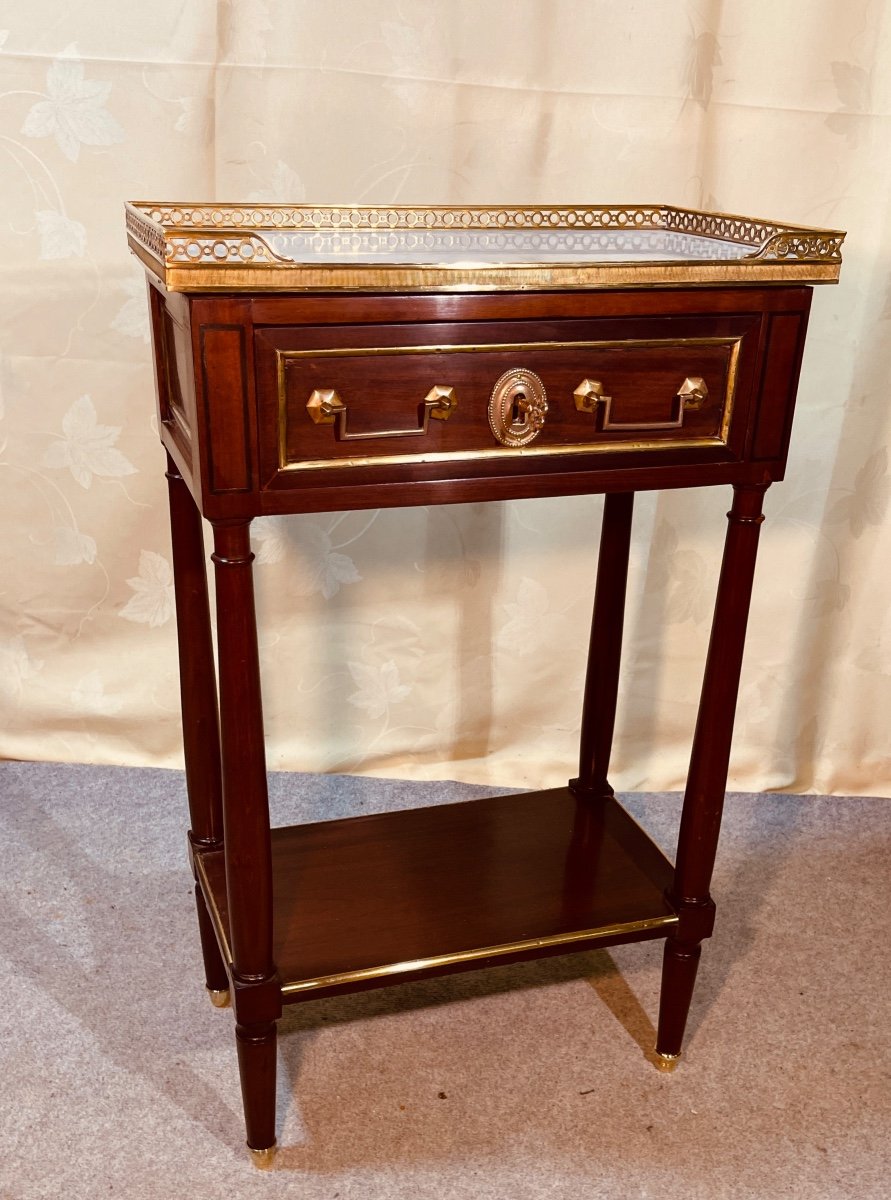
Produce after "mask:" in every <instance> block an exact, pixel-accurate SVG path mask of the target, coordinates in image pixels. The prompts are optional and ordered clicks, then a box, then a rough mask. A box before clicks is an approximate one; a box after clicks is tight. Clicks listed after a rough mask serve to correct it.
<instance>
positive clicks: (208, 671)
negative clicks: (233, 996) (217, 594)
mask: <svg viewBox="0 0 891 1200" xmlns="http://www.w3.org/2000/svg"><path fill="white" fill-rule="evenodd" d="M167 486H168V494H169V501H170V534H171V542H172V547H173V570H174V593H175V598H176V635H177V640H178V642H179V678H180V701H181V706H182V723H183V749H184V753H185V763H186V789H187V791H188V796H189V823H190V826H191V828H190V829H189V843H190V845H191V848H192V850H195V849H205V850H207V849H219V848H220V847H221V846H222V844H223V799H222V781H221V772H220V732H219V720H218V716H217V685H216V673H215V671H214V662H213V641H212V639H211V631H210V607H209V604H208V599H207V572H206V569H205V560H204V536H203V529H202V521H201V514H200V513H199V511H198V508H197V506H196V504H195V501H194V500H193V499H192V496H191V493H190V492H189V489H188V487H187V486H186V483H185V481H184V479H183V477H182V475H181V474H180V471H179V468H178V467H177V465H176V463H175V462H174V461H173V459H172V458H171V457H170V456H169V455H168V456H167ZM195 900H196V904H197V908H198V929H199V932H200V934H201V949H202V953H203V955H204V971H205V977H206V980H207V987H208V990H209V991H210V993H211V996H212V997H217V998H219V997H221V996H222V995H223V994H224V993H226V992H227V989H228V987H229V979H228V976H227V974H226V967H225V964H224V963H223V959H222V956H221V955H220V950H219V946H218V945H217V939H216V935H215V934H214V931H213V926H212V925H211V923H210V918H209V916H208V913H207V907H206V905H205V903H204V897H203V895H202V894H201V891H200V888H199V887H198V885H197V884H196V888H195Z"/></svg>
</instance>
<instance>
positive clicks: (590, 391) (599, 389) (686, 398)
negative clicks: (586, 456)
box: [572, 375, 708, 432]
mask: <svg viewBox="0 0 891 1200" xmlns="http://www.w3.org/2000/svg"><path fill="white" fill-rule="evenodd" d="M572 394H573V396H574V397H575V406H576V408H577V409H578V411H579V412H587V413H593V412H596V411H597V406H598V404H602V405H603V425H602V426H601V428H602V429H603V430H604V432H608V431H609V430H612V429H620V430H626V431H627V430H630V429H631V430H633V429H640V430H648V429H680V428H681V426H682V425H683V424H684V413H685V412H686V411H687V409H688V408H692V409H697V408H702V406H703V404H705V402H706V400H707V399H708V387H707V386H706V382H705V380H704V379H703V378H702V377H701V376H700V375H688V376H687V378H686V379H685V380H684V382H683V383H682V384H681V386H680V387H679V388H678V390H677V392H676V393H675V397H674V398H675V400H677V413H676V415H675V416H673V417H672V418H671V420H670V421H613V420H612V417H611V413H612V403H613V398H612V396H607V395H606V393H605V392H604V390H603V384H602V383H601V382H600V380H599V379H583V380H582V382H581V383H580V384H579V385H578V387H577V388H576V389H575V391H574V392H573V393H572Z"/></svg>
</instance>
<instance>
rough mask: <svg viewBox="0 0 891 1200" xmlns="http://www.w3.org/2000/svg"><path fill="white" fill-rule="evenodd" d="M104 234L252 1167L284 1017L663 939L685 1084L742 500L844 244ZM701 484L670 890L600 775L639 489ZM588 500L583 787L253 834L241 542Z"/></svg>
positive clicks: (250, 629)
mask: <svg viewBox="0 0 891 1200" xmlns="http://www.w3.org/2000/svg"><path fill="white" fill-rule="evenodd" d="M126 217H127V228H128V240H129V243H130V246H131V249H132V250H133V251H134V253H135V254H136V255H138V257H139V258H140V259H141V261H142V262H143V264H144V266H145V268H146V271H147V275H148V284H149V287H148V294H149V303H150V306H151V319H152V336H153V346H154V359H155V367H156V384H157V399H158V409H159V416H160V431H161V440H162V443H163V445H164V448H165V450H166V452H167V461H168V471H167V478H168V480H169V485H170V513H171V526H172V537H173V563H174V573H175V585H176V612H177V631H178V639H179V655H180V672H181V684H182V687H181V692H182V716H183V737H184V744H185V756H186V777H187V784H188V796H189V811H190V818H191V829H190V832H189V848H190V859H191V863H192V867H193V870H194V874H195V880H196V883H195V896H196V901H197V906H198V925H199V931H200V936H201V945H202V949H203V953H204V962H205V968H206V981H207V987H208V989H209V990H210V994H211V998H212V999H213V1000H214V1001H215V1002H216V1003H219V1004H222V1003H225V1002H227V1001H228V998H229V997H230V996H231V1001H232V1004H233V1006H234V1009H235V1020H236V1025H235V1034H236V1043H237V1048H238V1059H239V1067H240V1074H241V1084H242V1094H243V1099H244V1110H245V1120H246V1126H247V1144H248V1147H249V1148H250V1150H251V1152H252V1154H253V1156H254V1159H255V1161H256V1162H258V1164H263V1163H265V1162H267V1161H268V1160H269V1157H270V1155H271V1154H272V1150H273V1147H274V1145H275V1061H276V1019H277V1018H278V1017H279V1016H280V1015H281V1012H282V1006H283V1004H287V1003H294V1002H298V1001H301V1000H305V999H312V998H318V997H323V996H332V995H336V994H338V993H342V992H349V991H355V990H357V989H361V988H368V987H376V986H380V985H383V984H394V983H399V982H401V981H404V980H407V979H416V978H420V977H423V976H428V975H436V974H442V973H445V972H449V971H456V970H465V969H468V968H472V967H486V966H489V965H492V964H494V963H507V962H515V961H519V960H522V959H527V958H533V957H537V956H541V955H548V954H563V953H566V952H567V951H572V950H578V951H581V950H589V949H592V948H594V947H602V946H609V945H614V944H618V943H623V942H632V941H642V940H657V939H659V940H662V941H663V942H664V958H663V976H662V992H661V1001H660V1011H659V1022H658V1035H657V1042H656V1057H657V1062H658V1063H659V1064H661V1065H662V1066H663V1067H665V1068H670V1067H672V1066H674V1064H675V1063H676V1061H677V1059H678V1056H679V1055H680V1052H681V1042H682V1038H683V1033H684V1026H685V1023H686V1019H687V1012H688V1009H689V1005H690V999H691V995H692V991H693V985H694V979H695V975H696V969H697V964H698V960H699V955H700V946H701V943H702V941H703V939H704V938H706V937H708V936H710V934H711V932H712V927H713V923H714V913H715V906H714V903H713V901H712V898H711V896H710V894H709V887H710V880H711V874H712V867H713V864H714V859H715V852H716V848H717V842H718V833H719V827H720V823H721V809H722V804H723V799H724V790H725V787H726V780H727V768H728V760H729V754H730V743H731V733H732V726H733V718H734V712H735V707H736V699H737V692H738V685H739V674H740V666H741V662H742V654H743V642H744V637H745V627H746V621H747V616H748V609H749V599H750V595H751V588H752V577H753V572H754V567H755V553H756V547H757V543H758V535H759V531H760V526H761V522H762V520H763V517H762V511H761V505H762V498H763V496H764V492H765V491H766V489H767V487H768V486H769V485H770V484H771V483H773V482H774V481H775V480H779V479H781V478H782V476H783V472H784V468H785V463H786V456H787V450H788V445H789V436H790V428H791V422H792V412H793V407H794V403H795V393H796V387H797V381H798V374H799V366H800V362H801V355H802V351H803V347H804V338H805V328H806V324H807V317H808V310H809V306H810V300H811V290H812V289H811V285H812V284H816V283H829V282H834V281H835V280H837V278H838V275H839V269H840V263H841V252H840V248H841V244H842V241H843V238H844V235H843V234H842V233H840V232H838V231H835V230H818V229H808V228H802V227H797V226H790V225H783V224H778V223H775V222H769V221H760V220H752V219H748V218H744V217H735V216H727V215H724V214H714V213H703V212H696V211H692V210H687V209H681V208H676V207H672V206H670V205H662V206H645V207H624V206H623V207H574V206H564V207H553V208H529V207H520V208H493V207H486V208H479V207H477V208H414V207H401V208H393V209H386V208H363V207H343V208H325V207H317V208H313V207H307V206H279V205H258V206H251V205H231V204H218V205H212V204H167V203H150V202H139V203H134V204H129V205H127V212H126ZM705 485H709V486H716V485H725V486H729V487H730V488H732V493H733V499H732V504H731V508H730V512H729V513H728V517H729V526H728V530H727V538H726V543H725V548H724V558H723V565H722V567H721V574H720V580H719V584H718V592H717V599H716V605H715V614H714V623H713V627H712V634H711V640H710V644H709V650H708V658H707V663H706V668H705V677H704V681H703V685H702V695H701V703H700V708H699V717H698V721H697V724H696V731H695V736H694V740H693V746H692V755H691V761H690V771H689V777H688V782H687V789H686V793H685V798H684V806H683V814H682V818H681V823H680V830H679V835H678V842H677V852H676V859H675V863H674V865H673V866H672V864H671V863H670V861H669V860H668V859H667V858H666V857H665V855H664V854H663V853H662V851H661V850H660V849H659V848H658V847H657V846H655V845H654V844H653V842H652V841H651V840H650V839H649V837H648V836H647V835H646V834H645V833H644V832H643V831H642V830H641V829H640V828H639V827H638V826H637V825H636V824H635V822H634V821H633V820H631V818H630V817H629V816H628V815H627V814H626V812H625V811H624V809H623V808H622V807H621V805H620V804H619V803H618V801H617V800H616V799H615V796H614V794H613V789H612V788H611V787H610V785H609V782H608V779H607V775H608V765H609V757H610V747H611V743H612V736H613V727H614V722H615V711H616V692H617V686H618V679H619V657H620V646H621V639H622V625H623V615H624V600H625V586H626V576H627V568H628V555H629V541H630V534H631V517H632V505H633V500H634V493H635V492H636V491H638V490H641V489H652V488H688V487H702V486H705ZM592 492H602V493H605V507H604V515H603V526H602V531H601V541H600V557H599V565H598V572H597V583H596V589H595V597H594V615H593V624H592V631H591V643H590V649H589V655H588V670H587V677H586V684H585V693H584V705H583V714H582V731H581V749H580V757H579V767H578V775H577V776H576V777H574V778H572V779H570V780H569V782H568V783H567V786H566V787H563V788H556V789H550V790H547V791H534V792H530V793H527V794H524V795H519V796H517V795H511V796H502V797H497V798H494V799H493V798H485V799H480V800H476V801H470V802H465V803H460V804H447V805H444V806H436V807H432V808H422V809H418V810H413V811H409V812H396V813H384V814H379V815H374V816H365V817H356V818H352V819H348V820H336V821H327V822H321V823H317V824H309V825H299V826H294V827H289V828H276V829H270V823H269V809H268V802H267V790H266V762H265V757H264V745H263V717H262V711H261V702H260V670H259V664H258V657H257V630H256V620H255V614H254V596H253V585H252V578H251V560H252V557H253V556H252V554H251V550H250V542H249V531H250V524H251V519H252V518H253V517H256V516H260V515H265V514H273V513H308V512H324V511H332V510H345V509H364V508H379V507H384V506H397V505H419V504H424V505H429V504H451V503H457V502H466V501H474V502H478V501H489V500H506V499H512V498H519V497H531V496H567V495H578V494H582V493H592ZM202 517H204V518H206V519H207V520H208V521H210V523H211V525H212V526H213V538H214V552H213V554H212V556H211V557H212V559H213V563H214V570H215V572H216V613H217V636H218V664H217V666H218V671H217V672H215V670H214V661H213V649H212V640H211V626H210V614H209V606H208V592H207V580H206V574H205V563H204V544H203V537H202ZM217 675H218V680H219V701H218V698H217ZM419 896H422V897H423V899H422V900H421V901H420V902H419V900H418V897H419Z"/></svg>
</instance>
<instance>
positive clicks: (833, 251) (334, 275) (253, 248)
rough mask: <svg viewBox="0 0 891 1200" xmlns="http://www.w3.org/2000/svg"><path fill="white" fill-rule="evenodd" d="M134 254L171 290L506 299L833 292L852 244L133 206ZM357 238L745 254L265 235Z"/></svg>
mask: <svg viewBox="0 0 891 1200" xmlns="http://www.w3.org/2000/svg"><path fill="white" fill-rule="evenodd" d="M125 215H126V224H127V239H128V242H129V244H130V247H131V249H132V250H133V251H134V253H136V254H137V255H138V256H139V257H140V259H141V260H142V261H143V263H145V265H146V266H147V267H148V268H149V270H151V271H152V272H153V274H154V275H155V276H156V277H157V278H158V279H159V281H160V282H161V283H163V285H164V286H165V287H166V288H167V289H168V290H169V291H187V292H188V291H201V292H213V291H237V290H240V289H250V290H252V291H266V290H268V291H306V290H314V291H315V290H328V289H333V288H336V289H338V290H339V291H360V290H367V289H373V290H377V291H394V290H402V289H406V290H408V289H410V290H413V291H432V290H436V291H450V290H458V289H460V290H462V291H467V290H472V291H498V290H503V289H516V288H536V289H550V288H572V287H629V286H633V287H673V286H688V287H689V286H707V285H709V284H721V283H746V282H753V283H754V282H765V283H788V282H793V281H799V282H802V283H823V282H826V283H831V282H835V281H836V280H837V279H838V275H839V267H840V264H841V246H842V243H843V241H844V238H845V234H844V233H843V232H842V231H841V230H836V229H818V228H814V227H811V226H805V225H791V224H787V223H780V222H775V221H765V220H759V219H755V218H751V217H742V216H737V215H734V214H731V213H709V212H703V211H701V210H698V209H685V208H679V207H677V206H675V205H558V206H537V205H519V206H515V207H493V206H479V205H470V206H463V207H456V206H449V205H432V206H426V207H418V206H413V205H396V206H392V207H380V206H370V205H336V206H327V205H317V206H310V205H282V204H256V205H249V204H230V203H220V204H214V203H212V202H198V203H193V202H188V203H181V204H174V203H166V202H155V201H133V202H130V203H127V204H126V205H125ZM359 230H367V231H379V232H389V231H396V230H408V231H415V232H418V233H420V234H424V233H431V232H433V233H435V232H453V233H456V234H461V233H464V232H469V231H487V232H491V233H495V234H498V233H501V232H508V231H518V230H521V231H524V232H531V233H536V232H541V233H542V235H552V234H560V233H568V234H572V233H575V234H579V233H582V234H583V233H586V232H588V233H590V232H598V231H601V232H604V231H605V232H607V233H618V234H628V235H633V234H635V233H638V232H646V231H663V232H665V233H666V234H680V235H690V236H695V237H699V238H704V239H710V240H712V241H715V242H718V241H720V242H724V243H730V244H735V245H739V246H743V247H745V249H746V250H747V251H748V253H746V254H744V255H740V256H739V257H736V258H729V259H728V258H721V256H720V255H719V254H718V253H717V252H716V254H715V257H714V258H704V259H695V260H684V261H678V260H676V259H673V258H669V259H666V260H655V259H650V260H634V259H633V258H630V259H621V258H618V259H616V260H615V261H612V262H604V261H600V262H597V261H593V260H591V259H587V260H586V259H584V258H581V259H580V260H577V261H575V262H573V261H572V260H571V259H570V260H569V261H568V262H565V263H562V264H561V263H554V262H553V261H547V262H537V261H535V260H534V259H533V260H532V261H529V262H522V263H511V264H503V265H499V263H498V261H497V252H495V253H493V258H494V260H495V261H493V262H480V263H478V264H472V263H467V262H460V263H438V262H430V263H421V264H417V265H413V264H410V263H401V262H395V261H394V262H361V261H360V262H349V261H344V262H337V261H332V262H324V261H322V262H296V261H294V260H292V259H289V258H286V257H284V256H283V255H280V254H278V253H277V252H276V251H275V249H274V248H273V246H272V245H270V244H269V242H268V240H267V238H266V236H264V235H268V234H281V233H313V232H319V231H330V232H333V233H335V234H336V233H337V232H343V233H346V234H349V233H350V232H355V231H359Z"/></svg>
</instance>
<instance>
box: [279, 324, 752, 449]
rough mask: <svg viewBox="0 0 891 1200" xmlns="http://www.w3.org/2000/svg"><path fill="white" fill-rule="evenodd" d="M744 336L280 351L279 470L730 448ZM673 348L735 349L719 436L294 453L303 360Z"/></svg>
mask: <svg viewBox="0 0 891 1200" xmlns="http://www.w3.org/2000/svg"><path fill="white" fill-rule="evenodd" d="M742 338H743V335H742V334H739V335H737V336H735V337H732V336H728V337H688V338H624V339H609V340H603V341H577V342H490V343H485V344H482V343H481V344H473V345H465V344H461V343H457V344H455V345H428V346H338V347H324V348H322V349H316V350H281V349H278V348H276V350H275V370H276V381H277V391H278V469H279V471H320V470H338V469H341V468H344V467H382V466H398V465H403V464H407V463H414V462H425V463H436V462H468V461H474V460H478V459H479V460H483V459H487V458H505V457H507V458H514V457H519V456H535V457H540V456H548V457H551V458H556V457H563V456H564V455H577V454H609V453H613V454H617V453H627V452H629V451H637V450H662V449H664V450H678V449H684V448H689V449H703V448H705V447H708V446H726V445H727V439H728V436H729V432H730V422H731V418H732V415H733V406H734V401H735V399H736V383H737V374H738V367H739V351H740V345H741V343H742ZM670 346H684V347H697V346H727V347H728V348H729V349H730V361H729V362H728V364H727V385H726V388H725V391H724V407H723V415H722V419H721V426H720V430H719V432H718V434H717V435H716V436H711V437H693V438H661V439H649V440H646V439H644V440H641V439H638V438H635V439H630V438H629V439H623V440H621V441H619V440H616V441H608V442H603V441H597V442H581V443H575V442H573V443H560V444H559V445H557V446H499V447H496V448H493V449H482V450H452V451H442V452H439V451H434V452H429V453H425V452H424V451H419V452H417V453H415V454H376V455H372V454H369V455H361V456H356V457H350V458H310V459H302V460H299V461H294V460H292V459H290V458H289V457H288V446H287V434H288V416H289V414H288V397H287V380H286V371H287V364H288V362H290V361H292V360H299V359H301V358H356V357H363V356H364V357H375V356H379V355H403V354H486V353H504V352H510V353H513V352H516V353H517V354H522V353H525V352H526V351H539V350H543V351H547V350H617V349H624V348H631V349H648V348H652V349H663V348H666V347H670Z"/></svg>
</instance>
